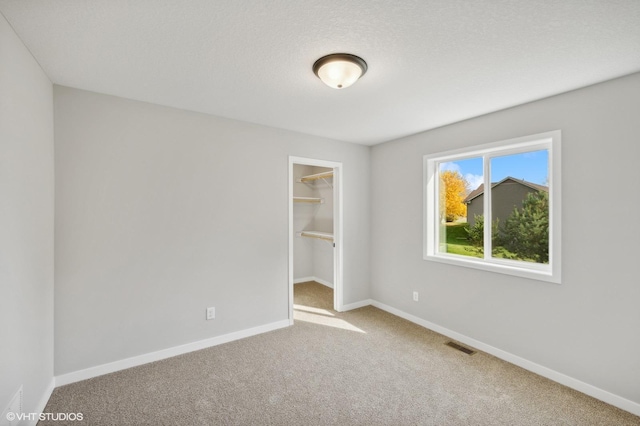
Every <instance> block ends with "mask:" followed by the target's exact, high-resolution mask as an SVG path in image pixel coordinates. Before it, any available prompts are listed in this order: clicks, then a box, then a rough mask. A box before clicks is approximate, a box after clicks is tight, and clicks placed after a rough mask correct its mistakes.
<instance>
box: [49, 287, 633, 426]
mask: <svg viewBox="0 0 640 426" xmlns="http://www.w3.org/2000/svg"><path fill="white" fill-rule="evenodd" d="M332 298H333V295H332V290H331V289H330V288H327V287H325V286H322V285H320V284H317V283H314V282H310V283H303V284H297V285H296V286H295V306H294V310H295V316H294V318H295V325H294V326H292V327H288V328H285V329H280V330H276V331H272V332H269V333H265V334H261V335H258V336H253V337H249V338H246V339H242V340H238V341H234V342H231V343H227V344H224V345H219V346H215V347H212V348H208V349H203V350H200V351H197V352H191V353H188V354H184V355H180V356H177V357H173V358H169V359H166V360H162V361H158V362H154V363H150V364H146V365H142V366H139V367H135V368H131V369H128V370H123V371H119V372H116V373H112V374H107V375H104V376H100V377H95V378H93V379H89V380H85V381H82V382H78V383H73V384H70V385H67V386H62V387H59V388H57V389H55V391H54V392H53V394H52V396H51V399H50V400H49V403H48V404H47V407H46V409H45V412H48V413H69V412H72V413H83V417H84V421H82V422H78V421H74V422H69V424H73V425H80V424H86V425H97V426H100V425H581V426H583V425H640V417H637V416H634V415H632V414H630V413H628V412H625V411H622V410H620V409H617V408H615V407H613V406H611V405H608V404H606V403H604V402H601V401H598V400H596V399H594V398H591V397H589V396H586V395H584V394H581V393H579V392H577V391H574V390H572V389H569V388H567V387H565V386H562V385H559V384H557V383H555V382H552V381H550V380H548V379H545V378H543V377H540V376H538V375H535V374H533V373H530V372H528V371H525V370H523V369H521V368H519V367H517V366H514V365H512V364H509V363H507V362H504V361H501V360H499V359H497V358H495V357H493V356H491V355H488V354H485V353H483V352H478V353H476V354H475V355H467V354H465V353H462V352H460V351H458V350H455V349H452V348H450V347H448V346H446V345H445V343H446V342H447V341H448V340H449V339H448V338H446V337H444V336H442V335H440V334H437V333H434V332H432V331H430V330H427V329H425V328H423V327H420V326H418V325H415V324H413V323H411V322H408V321H406V320H403V319H401V318H398V317H396V316H394V315H391V314H389V313H387V312H384V311H381V310H379V309H377V308H374V307H371V306H369V307H364V308H360V309H356V310H353V311H349V312H344V313H338V312H335V311H334V310H333V309H332V305H333V303H332V300H333V299H332ZM39 424H40V425H60V424H64V422H53V421H52V422H40V423H39Z"/></svg>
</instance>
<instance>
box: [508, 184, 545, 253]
mask: <svg viewBox="0 0 640 426" xmlns="http://www.w3.org/2000/svg"><path fill="white" fill-rule="evenodd" d="M502 239H503V242H504V247H505V248H506V249H507V250H509V251H511V252H513V253H516V254H517V255H518V257H520V258H522V259H530V260H534V261H535V262H538V263H549V194H548V193H547V192H545V191H537V192H531V193H529V194H528V195H527V198H526V199H525V200H524V201H523V202H522V208H521V209H514V211H513V213H511V216H509V217H508V218H507V220H506V221H505V224H504V233H503V235H502Z"/></svg>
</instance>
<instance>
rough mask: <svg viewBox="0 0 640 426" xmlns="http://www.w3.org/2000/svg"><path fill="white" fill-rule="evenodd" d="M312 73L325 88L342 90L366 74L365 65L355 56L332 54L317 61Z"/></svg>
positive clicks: (362, 60)
mask: <svg viewBox="0 0 640 426" xmlns="http://www.w3.org/2000/svg"><path fill="white" fill-rule="evenodd" d="M313 72H314V74H315V75H317V76H318V78H319V79H320V80H322V82H323V83H324V84H326V85H327V86H329V87H333V88H334V89H344V88H345V87H349V86H351V85H352V84H353V83H355V82H356V81H358V79H359V78H360V77H362V76H363V75H364V73H365V72H367V63H366V62H365V61H364V59H362V58H360V57H358V56H356V55H350V54H348V53H333V54H331V55H327V56H323V57H322V58H320V59H318V60H317V61H316V62H315V63H314V64H313Z"/></svg>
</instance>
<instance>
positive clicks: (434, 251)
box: [423, 130, 561, 284]
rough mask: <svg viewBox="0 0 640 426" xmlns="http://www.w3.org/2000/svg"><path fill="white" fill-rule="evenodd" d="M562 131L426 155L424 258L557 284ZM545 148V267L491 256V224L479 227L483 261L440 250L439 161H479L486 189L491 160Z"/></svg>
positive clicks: (487, 192)
mask: <svg viewBox="0 0 640 426" xmlns="http://www.w3.org/2000/svg"><path fill="white" fill-rule="evenodd" d="M560 146H561V132H560V130H555V131H551V132H546V133H539V134H536V135H531V136H524V137H519V138H514V139H508V140H504V141H499V142H493V143H489V144H484V145H479V146H474V147H469V148H462V149H456V150H452V151H446V152H440V153H437V154H430V155H425V156H424V158H423V160H424V236H423V243H424V259H425V260H430V261H435V262H442V263H448V264H452V265H458V266H465V267H469V268H476V269H482V270H485V271H491V272H498V273H502V274H508V275H515V276H519V277H524V278H531V279H535V280H541V281H548V282H552V283H557V284H560V282H561V269H560V266H561V260H560V257H561V249H560V243H561V233H560V222H561V220H560V219H561V209H560V205H561V197H560V190H561V185H560V152H561V149H560ZM543 149H546V150H548V153H549V183H548V186H549V263H548V264H539V263H533V262H525V261H518V260H510V259H499V258H493V257H491V226H485V227H484V258H482V259H481V258H474V257H467V256H463V255H458V254H452V253H441V252H439V240H440V235H439V234H440V226H439V223H438V222H439V220H440V215H439V205H438V200H439V197H438V187H439V185H437V182H438V177H439V175H438V172H439V170H438V169H439V167H438V165H439V164H440V163H445V162H450V161H459V160H465V159H469V158H478V157H480V158H482V159H483V163H484V166H483V169H484V173H483V178H484V188H491V174H490V172H489V170H490V161H491V159H492V158H494V157H498V156H504V155H512V154H521V153H525V152H530V151H537V150H543ZM490 206H491V191H490V190H485V191H484V215H485V220H484V222H485V223H492V219H491V212H490Z"/></svg>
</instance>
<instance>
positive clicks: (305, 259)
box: [293, 164, 318, 282]
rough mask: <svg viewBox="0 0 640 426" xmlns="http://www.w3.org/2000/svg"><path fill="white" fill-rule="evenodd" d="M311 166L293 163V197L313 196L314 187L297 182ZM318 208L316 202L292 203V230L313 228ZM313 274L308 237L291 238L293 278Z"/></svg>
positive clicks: (309, 173)
mask: <svg viewBox="0 0 640 426" xmlns="http://www.w3.org/2000/svg"><path fill="white" fill-rule="evenodd" d="M313 169H314V168H313V166H307V165H303V164H294V165H293V195H294V196H295V197H315V196H316V193H315V188H314V187H312V186H311V185H305V184H304V183H302V182H298V179H300V178H301V177H302V176H307V175H312V174H313ZM317 210H318V205H317V204H310V203H293V231H294V233H295V232H297V231H302V230H309V229H313V223H314V222H313V219H314V217H315V214H316V212H317ZM312 276H313V244H312V241H311V240H310V239H309V238H301V237H297V236H295V234H294V238H293V280H294V282H295V281H296V280H299V279H305V278H308V277H312Z"/></svg>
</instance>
